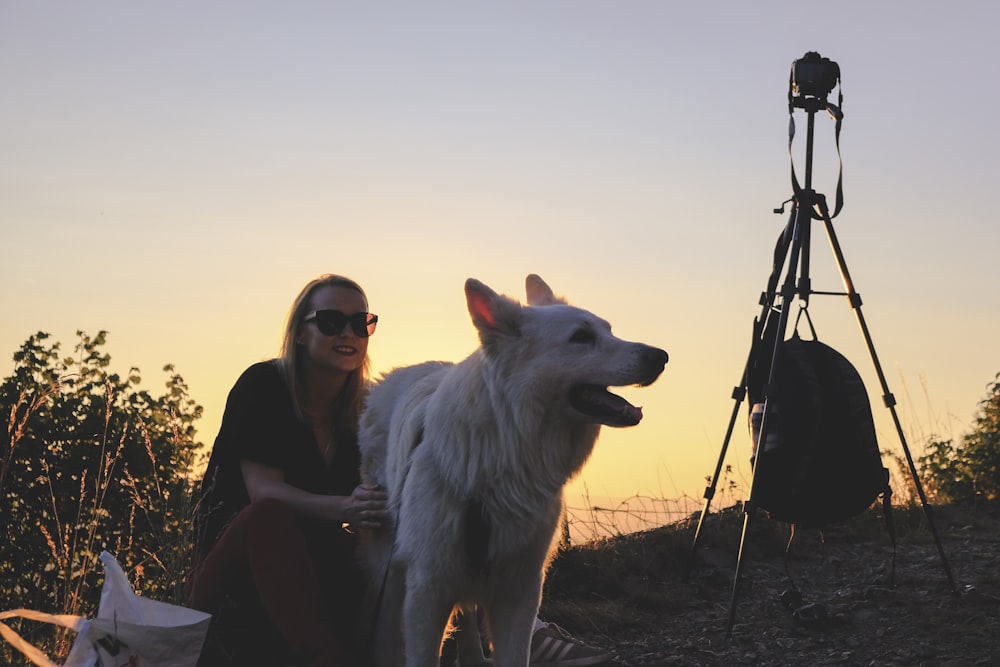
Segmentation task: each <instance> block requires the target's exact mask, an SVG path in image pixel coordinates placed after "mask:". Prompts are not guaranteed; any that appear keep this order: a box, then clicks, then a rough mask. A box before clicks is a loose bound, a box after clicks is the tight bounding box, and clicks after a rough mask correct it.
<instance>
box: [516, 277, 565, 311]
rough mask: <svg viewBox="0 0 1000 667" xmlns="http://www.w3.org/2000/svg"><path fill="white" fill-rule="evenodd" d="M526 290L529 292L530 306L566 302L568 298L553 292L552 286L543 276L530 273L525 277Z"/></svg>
mask: <svg viewBox="0 0 1000 667" xmlns="http://www.w3.org/2000/svg"><path fill="white" fill-rule="evenodd" d="M524 290H525V292H527V294H528V305H529V306H552V305H555V304H557V303H561V304H565V303H566V300H565V299H563V298H561V297H558V296H556V295H555V294H553V293H552V288H551V287H549V286H548V284H546V282H545V281H544V280H542V278H541V276H538V275H536V274H534V273H529V274H528V277H527V278H525V279H524Z"/></svg>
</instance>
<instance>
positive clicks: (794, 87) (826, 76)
mask: <svg viewBox="0 0 1000 667" xmlns="http://www.w3.org/2000/svg"><path fill="white" fill-rule="evenodd" d="M839 80H840V65H838V64H837V63H835V62H834V61H832V60H830V59H829V58H824V57H822V56H821V55H819V54H818V53H816V52H815V51H810V52H809V53H807V54H805V55H804V56H802V57H801V58H799V59H798V60H796V61H794V62H793V63H792V76H791V80H790V81H789V91H788V92H789V97H790V98H793V97H794V98H800V99H805V98H813V99H816V100H822V101H824V102H825V101H826V96H827V95H829V94H830V91H832V90H833V89H834V87H835V86H836V85H837V82H838V81H839Z"/></svg>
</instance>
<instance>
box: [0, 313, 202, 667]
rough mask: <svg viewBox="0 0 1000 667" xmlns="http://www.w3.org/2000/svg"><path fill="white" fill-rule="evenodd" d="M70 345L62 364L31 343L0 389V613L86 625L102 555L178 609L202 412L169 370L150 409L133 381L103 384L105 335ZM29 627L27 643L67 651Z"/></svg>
mask: <svg viewBox="0 0 1000 667" xmlns="http://www.w3.org/2000/svg"><path fill="white" fill-rule="evenodd" d="M77 336H78V338H79V341H78V342H77V344H76V347H75V356H72V357H64V358H61V357H60V354H59V349H60V345H59V343H52V344H49V343H47V339H48V338H49V335H48V334H46V333H43V332H39V333H37V334H35V335H33V336H31V337H30V338H29V339H28V340H27V341H26V342H25V343H24V345H22V346H21V348H20V350H19V351H18V352H16V353H15V354H14V362H15V369H14V373H13V375H11V376H10V377H7V378H5V379H4V381H3V384H2V392H0V415H3V416H4V417H6V418H7V428H6V429H5V431H4V432H0V609H12V608H17V607H26V608H31V609H39V610H42V611H52V612H57V613H66V614H80V615H85V616H88V615H93V613H95V612H96V606H97V601H98V597H99V595H98V589H99V586H100V582H101V580H102V578H103V577H102V574H103V572H102V570H101V568H100V563H99V561H98V560H97V557H98V555H99V554H100V552H101V551H102V550H107V551H109V552H111V553H113V554H115V556H116V557H117V558H118V561H119V562H120V563H121V565H122V567H123V568H124V569H125V571H126V572H128V573H130V574H131V576H132V578H133V583H134V584H135V585H136V588H137V589H140V588H141V592H143V593H144V594H148V595H150V596H151V597H154V598H156V599H160V600H165V601H169V602H177V601H179V600H180V598H181V595H182V593H181V591H182V587H183V578H184V564H185V561H186V558H187V554H188V549H189V545H190V539H189V538H190V530H191V529H190V521H189V516H190V512H189V510H190V503H191V498H192V482H193V480H192V479H191V477H190V476H191V473H192V471H193V468H194V465H195V457H196V454H197V450H198V448H199V446H200V445H199V444H198V443H196V442H195V440H194V436H195V428H194V422H195V420H197V419H198V418H199V417H200V416H201V412H202V408H201V407H200V406H199V405H197V404H196V403H195V402H194V401H193V400H192V399H191V397H190V396H189V394H188V388H187V385H186V384H185V383H184V380H183V379H182V378H181V377H180V375H178V374H177V373H175V372H174V369H173V367H172V366H169V365H168V366H165V367H164V370H165V371H166V372H167V373H168V375H169V379H168V381H167V383H166V392H165V393H164V394H163V395H161V396H158V397H155V396H153V395H151V394H150V393H149V392H148V391H145V390H142V389H140V388H139V385H140V383H141V377H140V374H139V369H137V368H131V369H130V370H129V372H128V375H127V376H126V377H121V376H119V375H117V374H115V373H111V372H109V370H108V367H109V365H110V362H111V359H110V356H109V355H108V354H105V353H103V352H102V350H101V346H103V345H104V344H105V342H106V339H107V332H105V331H101V332H99V333H98V334H97V336H95V337H93V338H91V337H89V336H88V335H86V334H85V333H83V332H77ZM26 625H27V624H24V625H22V626H21V631H22V633H24V632H27V633H28V634H35V635H36V636H35V637H33V638H32V639H33V641H36V642H39V641H40V642H41V643H42V644H45V643H46V642H48V643H49V647H50V650H53V651H55V652H56V653H57V654H58V653H60V652H61V651H63V650H65V648H67V644H66V641H65V638H63V639H64V640H63V641H62V642H59V644H60V645H59V646H55V645H54V644H53V643H52V642H53V641H54V640H52V639H51V637H50V636H48V635H47V630H46V629H41V630H36V629H34V628H29V627H25V626H26ZM33 631H34V632H33ZM39 635H40V636H39ZM69 639H72V638H69ZM5 648H6V647H5ZM4 657H9V656H5V655H4V654H3V653H0V662H4V663H5V664H11V662H10V661H9V660H7V661H4V660H3V658H4Z"/></svg>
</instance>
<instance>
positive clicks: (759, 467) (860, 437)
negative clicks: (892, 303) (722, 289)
mask: <svg viewBox="0 0 1000 667" xmlns="http://www.w3.org/2000/svg"><path fill="white" fill-rule="evenodd" d="M772 315H774V313H772ZM769 319H771V320H774V319H777V318H776V317H772V318H769ZM771 328H772V327H768V329H771ZM774 335H775V332H774V331H765V332H764V333H763V335H761V336H757V337H755V344H756V348H757V349H756V350H754V351H752V353H751V361H750V365H749V366H748V376H747V379H748V382H747V390H748V393H749V397H750V401H749V404H750V412H751V415H750V416H751V431H753V425H754V423H755V422H756V424H757V425H758V426H759V424H760V421H759V417H760V416H762V414H763V413H762V409H763V405H762V404H763V403H764V400H765V385H766V384H767V381H768V377H769V374H770V366H771V357H772V356H773V352H774ZM766 397H767V405H768V415H767V416H766V418H765V420H764V421H765V428H766V431H767V432H766V433H765V437H766V442H764V443H762V444H761V445H760V446H756V447H755V453H754V460H753V465H754V467H755V468H756V470H755V472H754V475H755V479H754V486H753V497H752V500H753V502H754V503H756V504H757V505H758V506H759V507H761V508H763V509H764V510H766V511H767V512H768V514H769V515H770V517H771V518H773V519H776V520H778V521H784V522H787V523H791V524H796V525H800V526H803V527H807V528H822V527H823V526H825V525H827V524H830V523H834V522H838V521H843V520H845V519H849V518H851V517H854V516H857V515H858V514H861V513H862V512H864V511H865V510H866V509H868V508H869V507H870V506H871V505H872V504H873V503H874V502H875V500H876V499H877V498H878V497H879V496H880V495H882V496H883V499H884V501H885V502H886V507H887V512H888V511H889V509H888V508H889V500H890V497H891V494H892V491H891V489H890V486H889V471H888V469H887V468H885V467H884V466H883V465H882V457H881V455H880V453H879V448H878V441H877V439H876V437H875V424H874V421H873V420H872V413H871V405H870V403H869V401H868V393H867V392H866V391H865V386H864V383H863V382H862V380H861V377H860V376H859V375H858V372H857V370H856V369H855V368H854V366H852V365H851V363H850V362H849V361H848V360H847V359H846V358H844V356H843V355H841V354H840V353H839V352H837V351H836V350H834V349H833V348H831V347H829V346H827V345H824V344H823V343H821V342H819V341H818V340H803V339H802V338H800V337H799V335H798V333H797V332H796V333H794V334H793V336H792V337H791V338H789V339H788V340H785V341H783V343H782V345H781V347H780V352H779V356H778V363H777V365H776V368H775V378H774V381H773V383H772V386H771V388H770V391H767V392H766ZM887 518H888V517H887Z"/></svg>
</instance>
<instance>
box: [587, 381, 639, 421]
mask: <svg viewBox="0 0 1000 667" xmlns="http://www.w3.org/2000/svg"><path fill="white" fill-rule="evenodd" d="M569 401H570V404H571V405H572V406H573V408H574V409H575V410H577V411H579V412H581V413H583V414H585V415H587V416H590V417H594V418H595V419H596V420H597V421H599V422H600V423H602V424H605V425H607V426H635V425H636V424H638V423H639V422H640V421H641V420H642V408H637V407H636V406H634V405H632V404H631V403H629V402H628V401H626V400H625V399H624V398H622V397H621V396H617V395H615V394H612V393H611V392H609V391H608V390H607V389H605V388H604V387H600V386H598V385H592V384H587V385H577V386H576V387H573V389H571V390H570V393H569Z"/></svg>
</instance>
